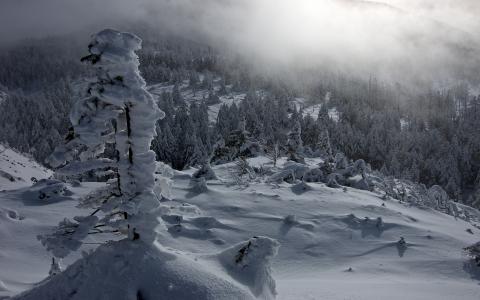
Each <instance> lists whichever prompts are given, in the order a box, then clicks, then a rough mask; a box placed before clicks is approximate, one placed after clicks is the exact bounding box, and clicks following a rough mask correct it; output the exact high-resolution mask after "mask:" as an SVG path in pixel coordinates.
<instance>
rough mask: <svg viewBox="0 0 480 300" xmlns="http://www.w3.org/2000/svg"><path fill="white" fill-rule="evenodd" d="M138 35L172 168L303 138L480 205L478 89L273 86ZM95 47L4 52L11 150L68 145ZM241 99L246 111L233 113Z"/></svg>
mask: <svg viewBox="0 0 480 300" xmlns="http://www.w3.org/2000/svg"><path fill="white" fill-rule="evenodd" d="M131 30H132V31H134V32H136V33H137V34H138V35H140V36H142V37H143V38H144V47H143V49H142V50H141V51H140V52H139V56H140V60H141V66H140V68H141V72H142V75H143V76H144V77H145V79H146V80H147V82H148V84H149V85H154V84H160V83H162V84H163V85H164V86H165V87H170V88H168V89H165V91H164V92H163V93H161V94H158V103H159V106H160V108H161V109H163V110H164V111H165V112H166V117H165V118H164V119H163V120H161V121H159V124H158V136H157V138H156V139H155V141H154V143H153V144H152V148H153V149H154V150H155V152H156V153H157V158H158V159H159V160H162V161H164V162H167V163H169V164H170V165H171V166H172V167H174V168H176V169H184V168H187V167H189V166H197V165H199V164H201V163H203V162H205V161H206V160H209V161H210V162H211V163H219V162H224V161H231V160H236V159H238V158H240V157H242V156H254V155H258V154H262V153H263V154H266V155H272V153H277V152H278V153H281V154H285V155H287V154H288V153H289V151H291V149H289V145H287V140H288V139H289V138H288V136H289V135H291V134H292V132H293V131H295V130H297V133H298V134H299V136H300V139H301V141H300V144H301V153H302V155H303V156H304V157H309V156H311V157H313V156H324V157H325V158H328V157H330V156H332V155H335V154H336V153H343V154H345V156H347V157H348V158H349V159H352V160H356V159H364V160H365V161H366V162H367V163H369V164H370V165H371V167H372V168H373V169H377V170H379V171H381V172H382V173H384V174H385V175H391V176H394V177H396V178H402V179H406V180H410V181H412V182H419V183H423V184H425V185H426V186H432V185H435V184H438V185H440V186H442V187H443V188H444V189H445V190H446V191H447V192H448V194H449V195H450V197H452V198H453V199H456V200H457V201H459V202H463V203H466V204H470V205H474V206H477V207H479V206H480V172H479V171H480V117H479V113H480V97H479V96H478V95H473V94H471V92H470V91H469V86H468V85H467V84H466V83H463V82H460V83H458V84H457V85H455V86H451V87H448V88H443V89H440V90H435V89H431V88H426V89H425V90H418V89H412V88H409V87H408V86H403V85H402V84H401V83H395V84H392V83H385V82H382V81H380V80H378V79H376V78H375V76H373V75H372V76H369V77H368V78H354V77H351V76H348V75H345V74H343V75H342V74H334V73H329V72H326V71H322V70H308V71H304V72H300V71H299V72H298V74H295V76H269V75H265V74H264V73H261V72H258V71H257V70H256V69H255V68H254V66H253V63H252V62H249V61H247V60H245V59H242V58H241V57H238V56H236V55H233V54H231V53H226V52H224V51H220V50H218V49H213V48H212V47H210V46H209V45H205V44H201V43H198V42H195V41H192V40H186V39H182V38H179V37H175V36H169V35H161V34H153V33H152V32H151V31H149V30H146V29H145V28H141V29H138V30H136V29H131ZM86 38H88V37H86ZM84 45H85V43H83V42H82V41H77V40H75V39H74V38H73V37H58V38H45V39H41V40H29V41H24V42H22V43H19V44H17V45H16V46H14V47H12V48H8V49H1V50H0V66H2V68H0V142H2V143H5V144H8V145H9V146H11V147H13V148H16V149H18V150H20V151H22V152H24V153H29V154H30V155H31V156H33V157H34V158H35V159H36V160H38V161H39V162H41V163H44V162H45V158H46V157H47V156H48V155H49V154H50V153H51V152H52V151H53V149H54V148H55V146H56V145H58V144H60V143H62V141H63V138H64V136H65V134H66V133H67V131H68V128H69V111H70V108H71V105H72V102H73V101H75V99H77V98H78V97H81V96H82V94H83V90H82V89H83V86H84V82H83V81H82V80H81V79H82V78H85V77H88V76H89V75H91V74H89V72H91V71H89V70H88V69H87V68H86V67H84V66H83V65H82V64H81V63H80V60H79V58H80V57H81V56H82V55H83V54H85V52H86V49H84ZM291 78H295V80H292V79H291ZM198 94H200V95H202V97H201V98H200V99H198V97H197V96H195V97H193V96H192V95H198ZM236 95H243V97H241V99H242V100H241V101H238V102H236V101H230V102H229V103H228V104H226V101H224V100H225V99H230V100H231V99H234V98H235V96H236ZM224 102H225V104H222V103H224ZM215 105H216V106H220V107H219V109H218V115H217V117H216V118H214V119H213V120H212V119H211V118H209V115H210V114H211V109H210V108H211V107H212V106H215ZM310 107H317V108H318V109H316V110H311V109H309V108H310ZM310 111H311V112H313V113H312V114H309V113H307V112H310ZM332 111H333V112H335V115H334V116H332Z"/></svg>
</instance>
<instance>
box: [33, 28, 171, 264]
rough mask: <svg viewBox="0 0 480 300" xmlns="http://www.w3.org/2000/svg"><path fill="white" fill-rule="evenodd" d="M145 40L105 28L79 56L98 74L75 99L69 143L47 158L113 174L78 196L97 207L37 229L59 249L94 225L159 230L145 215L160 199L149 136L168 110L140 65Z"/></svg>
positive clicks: (73, 170)
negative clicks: (163, 108) (84, 216)
mask: <svg viewBox="0 0 480 300" xmlns="http://www.w3.org/2000/svg"><path fill="white" fill-rule="evenodd" d="M140 48H141V39H140V38H138V37H137V36H135V35H133V34H130V33H125V32H118V31H115V30H111V29H106V30H103V31H101V32H99V33H97V34H96V35H94V36H93V37H92V41H91V42H90V44H89V46H88V50H89V55H87V56H85V57H84V58H82V61H83V62H86V63H88V64H90V65H92V66H93V67H94V68H95V69H96V78H95V80H92V81H91V82H90V83H89V85H88V89H87V91H86V96H85V97H84V98H83V99H80V100H78V101H77V102H76V103H75V104H74V107H73V109H72V111H71V114H70V121H71V123H72V128H71V129H70V132H69V134H68V136H67V138H66V144H65V145H62V146H60V147H58V148H57V149H56V151H55V153H54V154H53V155H52V156H51V157H50V158H49V163H50V165H52V166H53V167H55V168H57V173H58V174H60V175H65V176H72V175H81V174H83V173H85V172H92V171H96V172H99V173H101V174H113V176H112V178H111V179H110V180H109V181H108V182H107V184H106V186H105V187H104V188H101V189H99V190H96V191H94V192H93V193H92V194H90V195H88V196H86V197H85V198H84V199H82V200H81V201H80V204H79V206H80V207H84V208H90V209H93V210H94V211H93V213H92V214H91V216H90V217H87V219H78V217H77V218H76V219H75V222H72V221H68V220H65V221H63V222H62V223H60V224H59V227H58V229H57V231H56V232H54V233H53V234H50V235H45V236H42V237H39V239H40V240H41V241H42V243H43V244H44V245H46V247H47V248H48V249H49V250H51V251H52V252H53V253H54V255H56V256H60V257H62V256H65V255H66V254H68V251H71V250H75V249H77V248H78V245H79V243H81V242H80V241H81V240H82V239H83V238H84V237H85V236H86V235H87V234H89V233H91V232H92V231H93V232H104V231H106V230H109V231H107V232H112V231H115V232H116V231H119V232H127V231H128V230H127V228H128V227H130V228H131V230H133V229H135V232H137V233H139V235H140V236H141V238H142V239H144V240H147V241H151V240H152V239H153V238H154V234H153V232H154V228H155V224H150V223H148V224H147V223H145V222H143V221H142V220H145V219H149V220H152V218H142V217H141V216H142V215H143V214H146V213H148V212H149V211H151V210H152V209H155V208H157V207H158V201H157V200H156V198H155V195H154V193H153V189H154V185H155V177H154V171H155V153H154V152H153V151H151V150H150V144H151V142H152V139H153V137H154V136H155V135H156V122H157V120H158V119H159V118H162V117H163V112H161V111H160V110H159V109H158V107H157V104H156V103H155V100H154V98H153V96H152V95H151V94H150V93H149V92H148V91H147V90H146V84H145V81H144V79H143V78H142V77H141V75H140V73H139V70H138V66H139V60H138V56H137V55H136V54H135V51H137V50H139V49H140ZM107 148H109V149H114V154H113V155H111V154H110V155H109V154H108V153H107V152H106V151H105V149H107ZM99 212H100V213H99ZM97 213H99V214H98V215H100V216H99V217H96V215H97ZM87 220H88V221H87ZM93 220H95V221H93Z"/></svg>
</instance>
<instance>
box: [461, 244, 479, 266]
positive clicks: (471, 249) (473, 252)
mask: <svg viewBox="0 0 480 300" xmlns="http://www.w3.org/2000/svg"><path fill="white" fill-rule="evenodd" d="M464 250H465V252H466V253H467V255H468V256H469V257H471V258H472V259H473V260H474V261H475V263H476V264H477V266H478V267H480V242H478V243H475V244H473V245H471V246H468V247H466V248H465V249H464Z"/></svg>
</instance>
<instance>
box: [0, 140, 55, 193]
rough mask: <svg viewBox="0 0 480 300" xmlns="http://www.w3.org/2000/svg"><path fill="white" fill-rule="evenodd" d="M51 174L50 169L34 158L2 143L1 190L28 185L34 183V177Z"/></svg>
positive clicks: (0, 158)
mask: <svg viewBox="0 0 480 300" xmlns="http://www.w3.org/2000/svg"><path fill="white" fill-rule="evenodd" d="M50 175H52V172H51V171H50V170H48V169H46V168H44V167H43V166H41V165H40V164H38V163H37V162H35V161H34V160H33V159H30V158H27V157H25V156H23V155H21V154H19V153H18V152H16V151H13V150H12V149H10V148H7V147H5V146H3V145H1V144H0V191H1V190H9V189H17V188H20V187H27V186H30V185H31V184H32V178H35V179H37V180H40V179H43V178H48V177H50ZM35 179H34V180H35Z"/></svg>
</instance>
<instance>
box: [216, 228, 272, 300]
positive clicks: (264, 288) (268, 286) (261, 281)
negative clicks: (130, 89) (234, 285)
mask: <svg viewBox="0 0 480 300" xmlns="http://www.w3.org/2000/svg"><path fill="white" fill-rule="evenodd" d="M279 246H280V245H279V243H278V242H277V241H276V240H273V239H271V238H268V237H262V236H258V237H253V238H251V239H250V240H248V241H246V242H241V243H239V244H237V245H235V246H232V247H230V248H228V249H226V250H225V251H223V252H222V253H220V254H219V260H220V262H221V263H222V264H223V266H224V267H225V268H226V269H227V270H228V271H229V273H230V275H231V276H232V277H233V278H234V279H236V280H238V281H239V282H241V283H243V284H245V285H246V286H248V287H249V288H250V290H251V291H252V293H253V294H254V295H255V296H256V297H258V298H262V299H273V298H275V296H276V294H277V292H276V286H275V280H274V279H273V277H272V270H271V262H270V261H271V259H272V258H273V257H274V256H275V255H277V252H278V248H279Z"/></svg>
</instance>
